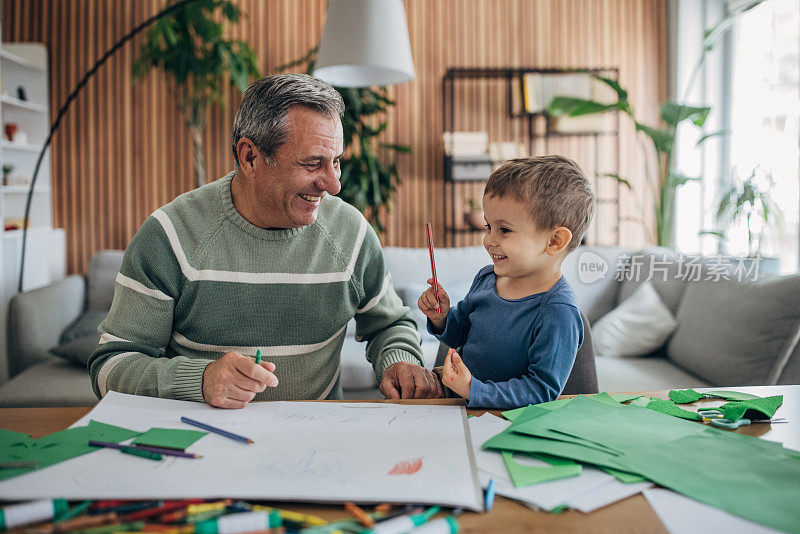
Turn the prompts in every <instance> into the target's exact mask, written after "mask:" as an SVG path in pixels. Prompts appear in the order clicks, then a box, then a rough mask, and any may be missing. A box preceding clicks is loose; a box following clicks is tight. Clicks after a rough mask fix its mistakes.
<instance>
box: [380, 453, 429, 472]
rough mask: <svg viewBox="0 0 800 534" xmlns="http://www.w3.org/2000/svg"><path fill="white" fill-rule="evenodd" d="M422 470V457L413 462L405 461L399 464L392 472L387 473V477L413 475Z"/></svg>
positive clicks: (395, 465)
mask: <svg viewBox="0 0 800 534" xmlns="http://www.w3.org/2000/svg"><path fill="white" fill-rule="evenodd" d="M420 469H422V457H420V458H415V459H413V460H403V461H402V462H397V463H396V464H394V467H392V470H391V471H389V472H388V473H386V474H387V475H413V474H414V473H416V472H417V471H419V470H420Z"/></svg>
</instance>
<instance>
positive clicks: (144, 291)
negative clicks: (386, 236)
mask: <svg viewBox="0 0 800 534" xmlns="http://www.w3.org/2000/svg"><path fill="white" fill-rule="evenodd" d="M232 178H233V173H231V174H228V175H227V176H225V177H224V178H222V179H220V180H217V181H216V182H213V183H210V184H208V185H206V186H203V187H201V188H199V189H196V190H194V191H190V192H188V193H185V194H183V195H181V196H179V197H178V198H176V199H175V200H174V201H172V202H170V203H169V204H167V205H166V206H164V207H162V208H160V209H158V210H156V211H155V212H154V213H153V214H152V215H151V216H150V217H148V218H147V220H146V221H145V222H144V224H142V227H141V228H140V229H139V231H138V232H137V233H136V235H135V236H134V238H133V239H132V240H131V243H130V245H129V246H128V248H127V250H126V251H125V258H124V260H123V262H122V268H121V269H120V273H119V275H118V276H117V279H116V287H115V292H114V302H113V304H112V306H111V311H110V312H109V314H108V317H107V318H106V320H105V321H103V323H102V324H101V325H100V329H99V330H100V333H101V338H100V345H99V346H98V348H97V350H96V351H95V353H94V354H93V355H92V357H91V359H90V360H89V371H90V374H91V378H92V386H93V387H94V391H95V393H96V394H97V395H98V397H102V396H103V395H105V393H106V392H107V391H109V390H114V391H119V392H122V393H132V394H137V395H149V396H153V397H163V398H172V399H183V400H193V401H199V402H202V401H203V393H202V377H203V371H204V370H205V368H206V365H208V364H209V363H211V362H212V361H213V360H216V359H217V358H219V357H221V356H222V355H223V354H225V352H227V351H229V350H235V351H238V352H241V353H242V354H246V355H250V356H255V353H256V350H257V349H261V353H262V355H263V356H264V358H265V359H266V360H267V361H271V362H274V363H275V365H276V366H277V369H276V372H275V374H276V375H277V376H278V378H279V382H280V383H279V385H278V387H276V388H267V389H266V391H264V392H263V393H259V394H258V395H256V397H255V399H254V400H291V399H326V398H327V399H336V398H341V386H340V384H339V370H340V353H341V348H342V343H343V341H344V337H345V331H346V325H347V323H348V321H349V320H350V319H352V318H353V317H355V319H356V332H355V334H356V339H359V340H365V341H366V342H367V346H366V354H367V359H368V360H369V361H370V362H371V363H372V366H373V369H374V370H375V374H376V376H377V378H378V380H379V381H380V378H381V376H382V375H383V372H384V371H385V370H386V369H387V368H388V367H389V366H390V365H392V364H395V363H398V362H401V361H407V362H412V363H415V364H422V361H423V360H422V351H421V349H420V346H419V333H418V332H417V329H416V326H415V323H414V321H413V319H412V318H411V315H410V312H409V309H408V308H407V307H405V306H403V304H402V302H401V301H400V299H399V298H398V296H397V294H396V293H395V291H394V289H393V287H392V284H391V278H390V275H389V271H388V269H387V267H386V263H385V261H384V258H383V254H382V252H381V248H380V243H379V241H378V237H377V235H376V234H375V232H374V231H373V230H372V228H371V227H370V225H369V224H368V223H367V221H366V220H365V219H364V217H363V216H362V215H361V213H359V212H358V210H356V209H355V208H354V207H352V206H350V205H349V204H346V203H345V202H343V201H342V200H341V199H339V198H337V197H332V196H330V195H327V196H325V197H324V198H323V199H322V202H321V205H320V208H319V212H318V217H317V220H316V222H314V223H313V224H311V225H309V226H305V227H302V228H290V229H279V230H266V229H263V228H259V227H257V226H255V225H253V224H251V223H249V222H248V221H247V220H246V219H244V218H243V217H242V216H241V215H240V214H239V212H238V211H236V209H235V208H234V205H233V200H232V198H231V180H232Z"/></svg>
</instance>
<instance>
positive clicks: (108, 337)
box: [98, 334, 133, 345]
mask: <svg viewBox="0 0 800 534" xmlns="http://www.w3.org/2000/svg"><path fill="white" fill-rule="evenodd" d="M112 341H123V342H125V343H133V342H132V341H131V340H129V339H122V338H121V337H117V336H113V335H111V334H102V335H101V336H100V343H98V345H104V344H105V343H111V342H112Z"/></svg>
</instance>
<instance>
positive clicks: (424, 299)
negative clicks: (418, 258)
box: [417, 278, 450, 333]
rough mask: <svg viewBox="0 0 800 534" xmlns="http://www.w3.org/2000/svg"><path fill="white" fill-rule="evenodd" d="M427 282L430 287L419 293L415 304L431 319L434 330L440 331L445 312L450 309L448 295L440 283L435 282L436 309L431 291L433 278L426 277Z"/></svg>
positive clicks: (434, 297)
mask: <svg viewBox="0 0 800 534" xmlns="http://www.w3.org/2000/svg"><path fill="white" fill-rule="evenodd" d="M428 283H429V284H430V285H431V287H429V288H428V289H426V290H425V292H424V293H423V294H422V295H420V297H419V300H418V301H417V306H419V309H420V311H421V312H422V313H424V314H425V315H426V316H427V317H428V319H430V320H431V322H432V323H433V326H434V328H435V330H436V332H438V333H441V332H442V331H443V330H444V325H445V322H446V319H447V312H449V311H450V297H449V296H447V292H446V291H445V290H444V288H443V287H442V284H436V291H438V293H439V302H438V307H439V311H436V308H437V302H436V294H435V293H434V291H433V278H428Z"/></svg>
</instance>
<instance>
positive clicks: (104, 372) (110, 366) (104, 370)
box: [97, 352, 136, 397]
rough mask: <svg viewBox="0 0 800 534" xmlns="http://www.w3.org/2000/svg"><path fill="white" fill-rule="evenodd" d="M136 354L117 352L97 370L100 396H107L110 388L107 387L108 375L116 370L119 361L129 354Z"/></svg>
mask: <svg viewBox="0 0 800 534" xmlns="http://www.w3.org/2000/svg"><path fill="white" fill-rule="evenodd" d="M133 354H136V353H135V352H120V353H119V354H115V355H113V356H112V357H110V358H109V359H107V360H106V361H105V363H103V367H101V368H100V370H99V371H98V372H97V389H99V390H100V396H101V397H105V396H106V393H108V389H106V382H107V381H108V375H110V374H111V371H113V370H114V367H116V366H117V364H118V363H119V362H121V361H122V360H123V359H125V358H126V357H127V356H131V355H133Z"/></svg>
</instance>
